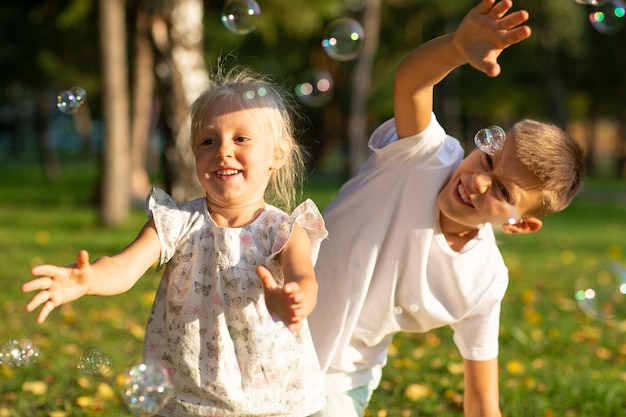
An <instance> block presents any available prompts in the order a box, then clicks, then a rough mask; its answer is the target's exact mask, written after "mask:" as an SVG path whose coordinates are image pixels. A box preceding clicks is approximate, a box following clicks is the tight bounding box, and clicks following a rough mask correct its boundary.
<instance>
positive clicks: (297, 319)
mask: <svg viewBox="0 0 626 417" xmlns="http://www.w3.org/2000/svg"><path fill="white" fill-rule="evenodd" d="M256 273H257V275H258V276H259V278H260V279H261V282H262V283H263V289H264V291H265V303H266V304H267V310H268V311H269V312H270V314H271V315H272V317H273V318H274V319H278V320H280V321H282V322H283V323H284V324H285V326H286V327H287V328H288V329H289V330H291V331H292V332H297V331H299V330H300V329H301V328H302V320H303V319H304V311H303V309H302V301H303V295H302V293H301V292H300V285H298V283H297V282H287V283H285V285H284V286H282V287H279V286H278V284H276V280H274V276H273V275H272V273H271V272H270V271H269V270H268V269H267V268H266V267H264V266H258V267H257V269H256Z"/></svg>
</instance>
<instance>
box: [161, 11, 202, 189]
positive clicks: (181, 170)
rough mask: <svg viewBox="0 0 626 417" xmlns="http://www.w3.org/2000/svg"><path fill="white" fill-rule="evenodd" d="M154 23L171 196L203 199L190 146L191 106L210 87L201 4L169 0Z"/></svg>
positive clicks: (165, 156)
mask: <svg viewBox="0 0 626 417" xmlns="http://www.w3.org/2000/svg"><path fill="white" fill-rule="evenodd" d="M159 14H160V15H158V16H155V20H154V22H153V34H154V35H155V36H154V40H155V44H156V46H157V49H158V50H159V52H160V55H161V56H160V63H159V64H157V65H158V66H159V68H160V70H159V71H157V75H158V76H159V83H160V95H161V99H162V103H163V111H164V112H163V120H162V122H163V127H164V130H165V131H166V137H167V138H168V140H167V143H166V150H165V155H164V158H165V160H166V173H165V174H166V177H167V178H166V182H167V187H168V188H169V190H170V192H171V195H172V197H173V198H174V199H176V200H178V201H186V200H189V199H191V198H194V197H197V196H199V195H200V194H201V188H200V186H199V183H198V180H197V178H196V175H195V169H194V160H193V155H192V151H191V144H190V142H189V130H190V119H189V107H190V106H191V104H192V103H193V101H194V100H195V99H196V98H197V97H198V95H199V94H200V93H201V92H202V91H203V90H204V89H205V88H206V86H207V83H208V75H207V71H206V67H205V64H204V56H203V39H204V37H203V30H204V25H203V17H204V9H203V3H202V0H164V1H163V5H162V8H161V9H160V10H159Z"/></svg>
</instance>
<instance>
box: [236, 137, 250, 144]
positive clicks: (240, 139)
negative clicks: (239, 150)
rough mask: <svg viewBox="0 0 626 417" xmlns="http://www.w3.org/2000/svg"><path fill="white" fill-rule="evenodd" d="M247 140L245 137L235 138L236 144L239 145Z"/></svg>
mask: <svg viewBox="0 0 626 417" xmlns="http://www.w3.org/2000/svg"><path fill="white" fill-rule="evenodd" d="M247 140H248V138H244V137H243V136H237V137H236V138H235V142H237V143H242V142H245V141H247Z"/></svg>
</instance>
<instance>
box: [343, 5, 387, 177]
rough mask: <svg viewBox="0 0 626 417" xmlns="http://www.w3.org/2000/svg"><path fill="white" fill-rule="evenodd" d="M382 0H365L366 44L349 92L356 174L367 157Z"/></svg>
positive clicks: (351, 155) (352, 163) (351, 165)
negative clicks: (370, 107)
mask: <svg viewBox="0 0 626 417" xmlns="http://www.w3.org/2000/svg"><path fill="white" fill-rule="evenodd" d="M380 9H381V0H365V7H364V11H363V30H364V32H365V45H364V46H363V50H362V51H361V53H360V54H359V57H358V58H357V61H356V65H355V67H354V72H353V74H352V94H351V96H350V121H349V127H348V138H349V139H348V140H349V142H350V146H349V155H348V160H349V162H348V163H349V170H350V175H351V176H352V175H354V174H356V172H357V171H358V169H359V167H360V166H361V164H362V163H363V161H364V160H365V159H366V158H367V140H368V137H369V135H368V132H367V100H368V98H369V90H370V85H371V80H372V67H373V65H374V58H375V57H376V51H377V50H378V42H379V37H380Z"/></svg>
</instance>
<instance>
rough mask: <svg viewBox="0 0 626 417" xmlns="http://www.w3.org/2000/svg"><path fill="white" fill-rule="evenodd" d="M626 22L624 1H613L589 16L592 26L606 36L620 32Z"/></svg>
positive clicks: (625, 3)
mask: <svg viewBox="0 0 626 417" xmlns="http://www.w3.org/2000/svg"><path fill="white" fill-rule="evenodd" d="M625 20H626V2H624V1H623V0H612V1H610V2H608V3H607V4H604V5H602V6H599V7H598V8H597V9H595V10H594V11H593V12H591V13H590V14H589V21H590V22H591V26H593V28H594V29H595V30H597V31H598V32H600V33H603V34H605V35H610V34H613V33H617V32H619V31H620V30H621V29H622V28H623V27H624V21H625Z"/></svg>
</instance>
